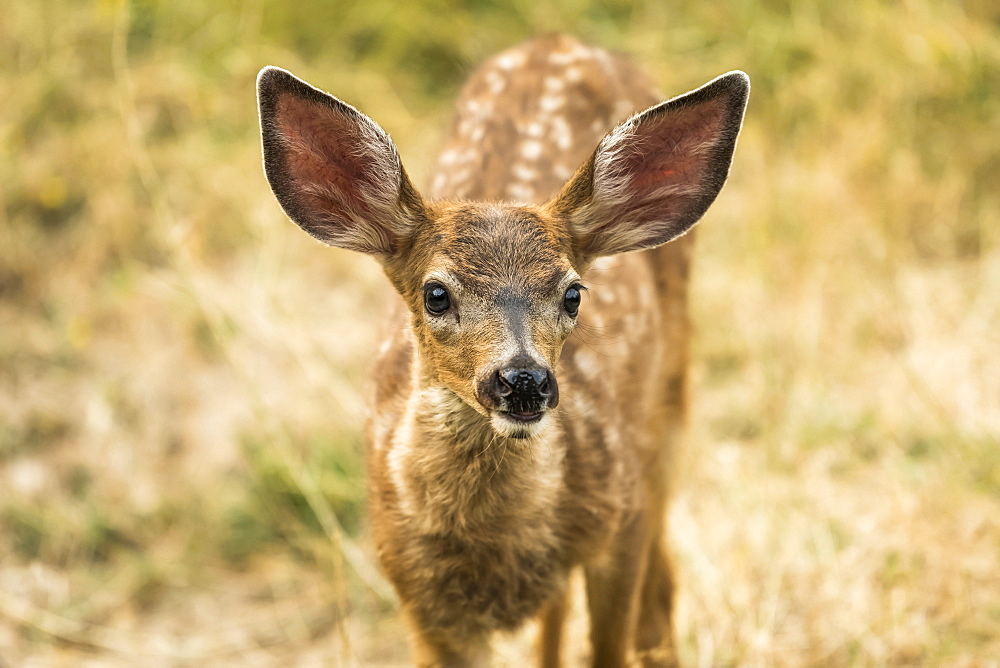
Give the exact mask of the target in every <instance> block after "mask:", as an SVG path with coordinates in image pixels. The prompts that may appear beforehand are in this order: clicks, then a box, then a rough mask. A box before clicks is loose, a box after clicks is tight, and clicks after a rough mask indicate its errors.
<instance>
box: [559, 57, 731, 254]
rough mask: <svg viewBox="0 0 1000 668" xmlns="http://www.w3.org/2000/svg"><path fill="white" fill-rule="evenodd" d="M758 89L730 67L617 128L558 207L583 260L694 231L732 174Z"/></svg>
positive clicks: (648, 245) (567, 189)
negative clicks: (738, 143)
mask: <svg viewBox="0 0 1000 668" xmlns="http://www.w3.org/2000/svg"><path fill="white" fill-rule="evenodd" d="M749 93H750V79H749V78H748V77H747V75H746V74H744V73H743V72H730V73H729V74H724V75H722V76H721V77H718V78H717V79H714V80H712V81H710V82H709V83H707V84H705V85H704V86H702V87H701V88H698V89H697V90H694V91H692V92H690V93H687V94H685V95H681V96H680V97H675V98H674V99H672V100H669V101H667V102H664V103H662V104H659V105H657V106H655V107H652V108H651V109H647V110H646V111H644V112H642V113H640V114H636V115H635V116H633V117H632V118H630V119H629V120H627V121H625V122H624V123H622V124H621V125H619V126H618V127H617V128H615V129H614V130H613V131H612V132H611V133H609V134H608V135H607V136H606V137H605V138H604V140H603V141H601V143H600V145H598V147H597V150H596V151H595V152H594V154H593V155H592V156H591V158H590V160H589V161H588V162H587V163H585V164H584V166H583V167H581V168H580V170H579V171H577V173H576V175H574V176H573V178H572V179H570V181H569V183H567V184H566V186H565V187H564V188H563V190H562V192H560V193H559V195H558V196H557V197H556V199H555V200H553V201H552V202H550V204H549V206H550V208H551V209H552V210H553V211H555V212H556V213H557V214H559V215H561V216H562V217H564V218H565V219H567V220H568V221H569V224H570V228H571V230H572V232H573V237H574V246H575V249H576V252H577V255H578V257H579V258H580V259H581V261H582V262H583V263H586V262H589V261H590V260H592V259H593V258H595V257H599V256H601V255H612V254H614V253H623V252H625V251H631V250H639V249H642V248H652V247H653V246H658V245H660V244H663V243H666V242H668V241H670V240H671V239H674V238H676V237H679V236H680V235H682V234H684V233H685V232H687V231H688V230H689V229H691V226H693V225H694V224H695V223H696V222H698V219H699V218H701V216H702V214H704V213H705V210H706V209H708V206H709V205H710V204H711V203H712V201H713V200H715V197H716V195H718V194H719V190H721V189H722V184H723V183H725V181H726V176H727V174H728V173H729V165H730V163H731V162H732V159H733V149H734V148H735V147H736V137H737V135H739V132H740V126H741V124H742V122H743V111H744V109H746V104H747V96H748V95H749Z"/></svg>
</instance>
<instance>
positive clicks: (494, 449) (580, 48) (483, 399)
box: [260, 36, 747, 666]
mask: <svg viewBox="0 0 1000 668" xmlns="http://www.w3.org/2000/svg"><path fill="white" fill-rule="evenodd" d="M746 92H747V88H746V82H745V76H744V75H727V77H720V79H717V80H716V81H715V82H713V83H711V84H709V85H708V86H706V87H704V88H702V89H699V90H698V91H695V92H693V93H691V94H689V95H688V96H685V97H683V98H678V99H677V100H674V101H671V102H669V103H665V104H664V105H660V106H657V107H654V108H653V109H650V110H649V111H647V112H644V113H643V114H642V115H641V116H637V117H636V118H635V119H633V120H632V121H630V122H629V123H631V124H632V126H629V125H626V126H623V128H620V129H619V130H617V131H616V133H617V134H615V133H613V134H612V135H609V137H608V139H605V140H604V142H603V143H602V144H601V147H602V148H599V149H598V151H597V152H595V153H591V152H592V151H593V149H594V146H597V145H598V143H599V142H601V140H602V137H603V136H604V134H605V133H606V132H607V131H608V130H610V129H611V128H613V127H614V125H615V123H616V122H617V121H621V120H622V119H624V118H625V117H627V116H628V115H630V114H631V113H633V112H634V111H636V110H639V109H643V108H646V107H649V106H650V105H652V104H653V103H655V102H656V101H657V100H659V99H661V98H660V96H659V95H658V94H657V93H656V92H655V90H654V89H653V87H652V86H651V85H650V83H649V82H648V80H647V79H646V78H645V77H644V76H643V75H642V74H641V73H639V71H638V70H637V69H636V68H635V67H634V66H632V65H631V64H630V63H629V62H628V61H627V60H625V59H622V58H619V57H615V56H610V55H609V54H607V53H605V52H603V51H600V50H598V49H593V48H590V47H586V46H584V45H582V44H580V43H578V42H576V41H574V40H571V39H569V38H565V37H558V36H552V37H547V38H542V39H539V40H535V41H533V42H530V43H528V44H526V45H523V46H521V47H518V48H516V49H513V50H511V51H508V52H506V53H504V54H501V55H500V56H498V57H496V58H494V59H493V60H491V61H490V62H488V63H486V64H485V65H484V66H483V67H482V68H481V69H480V70H479V71H478V72H477V73H476V74H474V75H473V76H472V78H471V79H470V81H469V83H468V85H467V86H466V89H465V91H464V93H463V95H462V98H461V99H460V100H459V104H458V108H459V112H458V115H457V117H456V121H455V123H454V126H453V129H452V133H451V137H450V139H449V141H448V144H447V146H446V148H445V151H444V153H443V154H442V159H441V165H440V168H439V170H438V172H437V176H436V178H435V180H434V184H433V185H432V188H431V192H432V194H433V195H434V196H435V197H436V198H439V199H438V200H436V201H430V202H428V201H424V200H423V199H422V198H421V197H420V196H419V195H418V194H417V192H416V190H415V189H414V188H413V187H412V185H411V184H410V183H409V180H408V179H407V177H406V174H405V171H403V170H402V167H401V165H399V166H398V168H394V167H393V165H397V164H398V158H397V157H396V155H395V149H394V148H392V147H391V142H389V141H388V137H387V136H385V137H383V136H382V135H381V134H379V133H380V132H381V131H380V130H379V129H378V128H377V126H374V123H371V121H369V120H368V119H367V118H366V117H364V116H362V115H361V114H360V113H358V112H356V111H355V110H354V109H352V108H350V107H348V106H347V105H344V104H343V103H341V102H339V101H337V100H334V99H333V98H329V100H327V99H325V97H326V96H325V94H323V93H321V92H319V91H316V90H315V89H312V88H310V87H308V86H306V85H305V84H303V83H302V82H299V81H298V80H295V79H294V78H292V77H290V75H287V73H283V72H281V71H279V70H265V71H264V72H263V73H262V75H261V83H260V97H261V117H262V128H263V131H264V152H265V168H266V169H267V172H268V177H269V179H270V181H271V183H272V186H273V187H274V189H275V192H276V194H277V195H278V199H279V200H280V201H281V203H282V205H283V206H284V207H285V209H286V211H288V213H289V215H290V216H291V217H292V218H293V220H295V221H296V222H297V223H299V224H300V225H301V226H302V227H304V228H305V229H306V230H307V231H309V232H310V233H311V234H313V235H314V236H317V237H318V238H320V239H321V240H324V241H326V242H327V243H331V244H333V245H338V246H342V247H346V248H352V249H355V250H362V251H364V252H368V253H371V254H372V255H374V256H376V257H378V258H379V259H380V261H381V262H382V263H383V266H384V267H385V271H386V275H387V276H388V278H389V280H390V281H391V282H392V284H393V286H394V287H395V288H396V290H397V291H398V293H399V295H400V297H401V299H399V300H397V303H396V306H395V313H394V315H393V318H392V320H391V325H390V327H389V328H388V330H387V331H388V336H387V338H386V341H385V343H384V345H383V347H382V349H381V353H380V355H379V358H378V360H377V364H376V368H375V376H374V377H375V380H376V382H375V393H374V397H373V411H372V415H371V420H370V428H369V431H370V436H369V444H370V449H369V456H368V469H369V484H370V494H371V516H372V527H373V532H374V538H375V543H376V545H377V547H378V554H379V559H380V560H381V563H382V566H383V568H384V569H385V572H386V573H387V574H388V576H389V578H390V580H391V581H392V582H393V584H394V585H395V587H396V589H397V591H398V593H399V596H400V600H401V602H402V607H403V614H404V616H405V618H406V619H407V622H408V624H409V626H410V627H411V629H412V631H413V638H414V651H415V657H414V658H415V661H416V662H417V663H418V664H421V665H474V664H482V663H485V662H486V661H488V656H489V649H488V643H489V637H490V635H491V633H492V632H493V631H495V630H500V629H515V628H517V627H518V626H520V625H521V624H523V623H524V622H525V621H526V620H528V619H530V618H531V617H532V616H534V615H539V614H540V615H541V620H542V627H543V628H542V636H541V637H542V640H543V643H542V645H543V647H542V657H541V658H542V661H543V663H544V664H545V665H557V664H558V660H559V659H558V657H559V647H558V643H559V638H560V636H561V631H560V629H561V624H562V617H563V614H564V610H565V605H564V588H565V585H566V580H567V576H568V573H569V572H570V570H571V569H573V568H574V567H576V566H582V567H583V568H584V572H585V575H586V582H587V595H588V607H589V610H590V617H591V624H592V630H591V641H592V648H593V656H592V661H593V664H594V665H595V666H615V665H622V664H623V663H625V662H626V660H627V659H628V658H629V656H633V655H632V654H631V653H632V652H635V654H634V656H636V657H638V658H640V659H642V660H643V662H644V663H645V664H647V665H668V664H671V663H673V662H674V661H675V654H674V646H673V636H672V629H671V626H672V598H673V591H674V579H673V575H672V571H671V568H670V563H669V560H668V558H667V552H666V550H665V547H664V545H665V538H666V527H665V511H666V504H667V502H668V499H669V488H670V482H669V480H670V479H669V473H670V469H671V465H670V461H671V456H672V453H673V452H674V451H675V450H676V448H677V443H678V439H679V437H680V434H681V432H682V431H683V423H684V415H685V404H686V393H687V371H686V369H687V346H688V338H689V333H688V332H689V325H688V319H687V286H688V276H689V267H690V254H691V244H692V242H693V235H691V234H688V235H686V236H681V237H680V238H676V237H678V235H680V234H683V233H684V232H685V231H687V229H688V228H690V226H691V225H693V224H694V222H695V221H696V220H697V219H698V218H699V217H700V216H701V214H702V213H703V212H704V210H705V208H707V206H708V205H709V204H710V203H711V201H712V200H713V199H714V198H715V195H716V194H717V193H718V190H719V188H721V186H722V182H723V180H724V179H725V175H726V172H727V171H728V167H729V161H730V159H731V155H732V149H733V146H734V145H735V139H736V133H737V132H738V130H739V123H740V120H741V118H742V110H743V106H744V105H745V102H746ZM330 119H332V120H330ZM368 124H371V126H373V127H374V129H372V127H369V125H368ZM633 126H634V127H635V128H638V129H637V130H636V131H635V132H633V131H632V130H631V129H630V128H632V127H633ZM660 126H666V128H665V129H664V128H661V127H660ZM352 127H357V128H359V129H358V130H357V132H354V131H352V130H351V128H352ZM328 133H331V136H332V138H331V136H328ZM634 136H638V137H639V138H638V139H633V137H634ZM312 137H318V138H317V139H311V138H312ZM344 147H346V150H347V153H348V154H347V155H346V156H343V157H342V156H341V153H343V152H344V150H345V148H344ZM369 150H370V152H371V156H369V154H368V151H369ZM394 161H395V162H394ZM386 164H388V165H390V167H389V169H388V170H387V169H385V168H384V165H386ZM372 165H382V166H383V167H382V168H379V169H374V168H373V167H372ZM580 165H582V167H580ZM351 174H358V175H359V177H358V179H357V180H358V185H356V186H355V185H353V182H352V181H351V177H350V175H351ZM564 184H565V185H564ZM387 193H388V194H389V195H391V197H390V196H388V195H387ZM553 197H554V199H551V201H548V203H547V204H538V202H546V201H547V200H549V199H550V198H553ZM472 199H475V200H480V201H469V200H472ZM502 200H508V202H507V203H500V202H501V201H502ZM509 200H515V201H516V200H521V201H522V203H509ZM664 212H666V213H664ZM675 238H676V239H675ZM671 239H675V240H674V241H672V243H670V244H667V245H664V246H661V247H660V248H657V249H656V250H650V251H646V252H643V253H628V254H624V255H617V254H616V253H618V252H620V251H622V250H630V249H633V248H646V247H653V246H657V245H659V244H662V243H664V242H665V241H669V240H671ZM611 254H614V255H612V256H611V257H601V256H604V255H611ZM598 258H600V259H598ZM577 281H579V282H580V283H582V284H584V285H586V286H589V288H590V293H589V295H588V296H587V297H586V298H585V299H584V300H583V304H582V306H581V307H580V311H579V316H578V317H577V318H575V319H574V318H573V317H572V316H570V315H568V314H567V312H566V311H565V307H564V306H563V299H564V294H565V293H566V290H567V289H568V288H569V287H571V286H573V285H575V284H576V283H577ZM429 282H430V283H434V284H440V285H443V286H444V287H445V288H446V289H447V291H448V294H449V295H450V299H451V300H452V306H451V307H450V308H449V310H448V311H446V312H445V313H444V314H443V315H430V314H429V313H428V312H427V311H426V310H425V306H424V298H425V289H426V288H425V286H426V285H428V284H429ZM515 355H521V356H522V357H524V356H527V358H530V359H531V360H533V361H534V363H536V364H537V365H539V366H540V367H541V368H548V369H549V370H551V372H552V375H553V377H554V379H558V393H557V394H555V393H554V396H553V397H551V398H550V399H549V405H548V407H547V409H545V410H544V412H543V415H542V417H541V418H540V419H539V420H538V421H537V423H536V424H534V425H532V426H525V427H523V428H522V427H520V426H518V425H516V424H515V425H512V424H511V423H510V422H509V420H507V418H505V417H504V413H503V411H504V410H505V408H504V407H505V405H506V404H504V400H503V399H502V398H497V397H495V396H492V397H491V396H489V395H490V391H489V388H490V387H491V385H490V383H491V382H494V376H495V374H496V373H497V371H496V370H497V369H498V368H501V369H502V368H503V365H504V364H506V363H508V362H509V360H510V359H512V357H513V356H515ZM484 388H485V389H484ZM557 397H561V399H557ZM505 420H507V421H505Z"/></svg>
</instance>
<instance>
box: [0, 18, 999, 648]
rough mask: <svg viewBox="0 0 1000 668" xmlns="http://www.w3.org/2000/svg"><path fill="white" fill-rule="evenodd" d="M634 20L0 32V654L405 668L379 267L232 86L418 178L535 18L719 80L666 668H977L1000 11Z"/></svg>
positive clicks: (994, 306)
mask: <svg viewBox="0 0 1000 668" xmlns="http://www.w3.org/2000/svg"><path fill="white" fill-rule="evenodd" d="M670 4H672V3H659V2H649V3H639V2H627V1H625V0H616V1H615V2H610V3H598V2H590V1H589V0H570V1H568V2H561V3H558V4H556V3H552V4H549V3H530V2H516V3H493V2H489V1H485V0H480V1H477V2H466V3H458V4H455V3H446V2H443V0H438V1H434V2H426V3H422V4H416V3H412V4H410V5H407V6H405V8H400V7H398V6H396V3H379V2H368V3H353V2H331V3H323V4H322V5H319V3H317V5H318V6H306V4H305V3H301V4H296V3H270V2H256V3H254V2H241V3H237V2H229V3H197V2H194V1H193V0H178V1H177V2H173V3H159V2H154V1H152V0H143V1H142V2H133V3H129V4H126V3H123V2H113V1H110V0H109V1H103V2H102V1H98V2H93V3H83V2H70V1H69V0H51V1H47V2H36V3H14V4H13V5H12V6H10V7H8V8H6V9H5V12H4V13H5V19H4V21H2V22H0V62H2V63H3V67H2V68H0V84H2V85H0V90H3V91H4V92H5V99H4V103H3V104H2V105H0V141H2V145H3V147H4V155H5V156H7V159H6V160H3V161H2V162H0V193H2V207H0V665H3V664H4V663H6V664H10V665H16V666H20V665H87V664H91V665H137V664H142V665H204V664H206V663H209V664H211V665H228V664H234V665H246V664H261V665H271V664H274V665H287V664H289V663H299V664H302V665H310V664H316V665H318V664H322V663H324V662H325V663H330V664H334V665H369V664H375V665H378V664H400V663H405V661H406V657H407V653H406V647H405V642H404V641H403V638H402V634H401V631H400V628H399V623H398V620H397V619H396V616H395V614H394V612H393V602H392V598H391V595H390V594H389V593H388V591H387V589H386V586H385V584H384V582H383V581H382V579H381V578H380V576H379V575H378V572H377V569H376V568H375V565H374V560H373V556H372V553H371V549H370V544H369V541H368V538H367V535H366V529H365V509H364V495H365V490H364V482H363V461H362V458H361V453H360V425H361V422H362V419H363V414H364V405H363V403H362V401H361V399H360V397H361V396H363V393H362V392H360V391H359V390H360V388H363V387H364V386H365V383H366V382H367V381H366V380H365V370H366V367H367V362H366V361H367V360H368V359H370V357H371V352H372V351H371V348H372V343H371V342H372V338H373V336H374V334H373V332H374V331H375V327H376V324H377V320H378V314H379V311H380V304H381V301H380V300H381V295H382V294H383V292H382V291H383V289H384V286H383V281H382V279H381V277H380V275H379V272H378V270H377V268H376V267H375V265H374V264H373V263H371V262H370V261H369V260H367V259H365V258H361V257H355V256H353V255H351V254H349V253H347V252H340V251H332V250H328V249H324V248H322V247H320V246H319V245H317V244H315V243H313V242H311V241H310V240H309V239H308V238H307V237H306V236H305V235H304V234H302V233H301V232H300V231H299V230H298V229H296V228H295V226H294V225H292V224H291V223H289V222H288V221H287V220H286V219H285V218H284V217H283V215H282V214H281V212H280V210H279V209H278V207H277V204H276V203H275V202H274V201H273V198H272V196H271V194H270V192H269V190H268V189H267V186H266V183H265V182H264V179H263V176H262V174H261V170H260V155H259V145H258V141H259V140H258V138H257V126H256V116H255V113H256V112H255V103H254V99H253V81H254V76H255V74H256V72H257V70H258V69H259V68H260V67H261V66H263V65H265V64H277V65H281V66H284V67H287V68H289V69H292V70H293V71H295V72H296V73H297V74H299V75H301V76H303V77H305V78H307V79H309V80H310V81H313V82H314V83H316V84H318V85H320V86H322V87H324V88H327V89H329V90H332V91H334V92H335V93H337V94H338V95H340V96H342V97H343V98H345V99H347V100H349V101H351V102H352V103H354V104H356V105H357V106H359V107H360V108H361V109H363V110H365V111H367V112H368V113H370V114H371V115H373V116H374V117H375V118H376V119H377V120H378V121H379V122H380V123H381V124H382V125H383V126H384V127H386V128H387V129H388V130H389V131H390V132H392V134H393V137H394V138H395V139H396V141H397V143H398V144H399V146H400V150H401V153H402V155H403V159H404V161H405V163H406V165H407V167H408V169H409V171H410V172H411V174H413V175H414V176H415V178H416V180H417V182H419V183H426V182H427V180H428V178H429V175H430V168H431V164H432V158H433V156H434V153H435V151H436V150H437V148H438V147H439V146H440V143H441V139H442V136H443V131H444V128H445V127H446V124H447V119H448V116H449V105H450V101H451V100H452V99H454V96H455V93H456V91H457V88H458V87H459V86H460V84H461V82H462V80H463V78H464V77H465V76H466V75H467V73H468V72H469V71H470V70H471V68H472V67H474V66H475V64H476V63H477V62H479V61H481V60H482V59H483V58H485V57H487V56H488V55H490V54H491V53H493V52H495V51H497V50H499V49H501V48H504V47H506V46H508V45H510V44H512V43H515V42H517V41H519V40H521V39H523V38H526V37H528V36H530V35H532V34H536V33H538V32H543V31H547V30H552V29H559V30H564V31H568V32H573V33H576V34H579V35H581V36H583V37H584V38H586V39H588V40H590V41H592V42H595V43H599V44H602V45H604V46H607V47H610V48H617V49H622V50H628V51H631V52H632V53H634V54H635V55H636V58H637V59H638V60H639V61H640V62H642V63H644V64H645V65H646V66H647V69H649V70H650V71H651V72H652V73H654V75H655V76H656V78H657V79H658V80H659V81H660V83H661V85H662V87H663V89H664V91H666V92H668V93H670V94H674V93H678V92H682V91H684V90H687V89H689V88H692V87H694V86H696V85H698V84H700V83H702V82H704V81H706V80H708V79H709V78H711V77H713V76H715V75H716V74H718V73H720V72H723V71H726V70H729V69H734V68H741V69H744V70H746V71H747V72H749V73H750V75H751V78H752V80H753V83H754V89H753V93H752V97H751V103H750V109H749V112H748V117H747V123H746V126H745V128H744V134H743V137H742V139H741V142H740V146H739V148H738V150H737V157H736V164H735V166H734V169H733V174H732V178H731V180H730V183H729V185H728V186H727V187H726V189H725V191H724V192H723V195H722V196H721V197H720V199H719V201H718V202H717V204H716V205H715V207H714V208H713V209H712V211H711V212H710V214H709V215H708V216H707V218H706V220H705V221H704V224H703V225H702V226H701V228H700V229H701V232H700V237H699V249H698V260H697V268H696V277H695V284H694V300H693V301H694V314H695V318H696V323H697V332H698V333H697V339H696V344H695V348H696V355H695V360H694V375H695V380H696V382H695V392H694V410H693V416H692V417H693V420H692V438H691V447H690V450H689V452H688V456H687V457H686V458H685V460H684V464H683V470H682V475H681V479H682V480H683V489H682V491H681V493H680V495H679V498H678V502H677V504H676V506H675V508H674V510H673V513H672V515H671V518H670V521H671V522H672V524H673V527H674V552H675V554H676V557H677V561H678V564H679V568H680V572H681V578H682V585H681V592H680V598H679V606H680V612H679V620H678V633H679V638H680V642H681V648H682V653H683V658H684V660H685V663H686V664H690V665H705V666H715V665H766V666H772V665H774V666H778V665H788V666H802V665H857V666H869V665H890V664H893V665H895V664H899V665H959V666H979V665H996V661H997V658H996V657H1000V569H998V564H1000V355H998V354H997V352H998V350H1000V334H998V329H997V325H998V323H1000V225H998V222H1000V194H998V192H1000V191H998V190H997V184H998V178H1000V95H998V91H1000V13H998V11H997V8H996V5H995V4H994V3H991V2H986V1H982V0H981V1H979V2H975V1H970V2H965V3H944V2H940V3H938V2H931V1H930V0H910V1H908V2H904V3H882V2H874V1H864V0H852V1H851V2H847V3H838V2H833V1H832V0H825V1H821V2H817V3H791V2H780V1H772V2H767V3H752V2H737V1H733V2H721V3H687V4H686V5H684V6H683V7H681V6H678V7H670V6H669V5H670ZM571 630H572V633H571V653H572V655H573V656H576V657H580V656H582V654H581V653H582V652H583V651H584V643H583V638H584V637H585V625H584V621H583V620H582V619H581V618H580V617H579V616H577V617H576V618H574V619H573V620H572V621H571ZM530 633H531V632H530V630H528V631H527V632H526V633H525V634H522V635H520V636H518V637H514V638H508V639H504V640H503V641H502V642H501V643H500V645H499V648H498V652H497V660H498V662H499V663H505V664H510V665H520V663H521V659H522V657H523V656H525V654H526V653H527V652H528V651H529V649H530ZM991 662H993V663H991Z"/></svg>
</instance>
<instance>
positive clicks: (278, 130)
mask: <svg viewBox="0 0 1000 668" xmlns="http://www.w3.org/2000/svg"><path fill="white" fill-rule="evenodd" d="M257 101H258V104H259V108H260V130H261V138H262V143H263V149H264V172H265V174H267V180H268V182H269V183H270V184H271V190H273V191H274V194H275V196H276V197H277V198H278V202H279V203H280V204H281V207H282V208H283V209H284V210H285V213H287V214H288V217H289V218H291V219H292V220H293V221H295V222H296V223H297V224H298V225H299V226H300V227H301V228H302V229H304V230H305V231H306V232H308V233H309V234H311V235H312V236H314V237H315V238H317V239H319V240H320V241H322V242H323V243H325V244H329V245H331V246H339V247H341V248H347V249H350V250H355V251H361V252H363V253H369V254H373V255H381V256H384V255H389V254H392V253H394V252H395V251H396V250H397V249H398V248H399V247H400V245H401V243H402V242H404V241H405V240H406V239H407V238H408V237H409V235H410V233H411V231H412V230H413V228H414V226H415V225H416V224H417V223H418V222H419V221H420V220H422V219H423V218H424V216H425V214H424V207H423V203H422V201H421V199H420V195H419V194H417V191H416V190H415V189H414V187H413V185H412V184H411V183H410V180H409V179H408V178H407V176H406V172H405V171H404V170H403V166H402V164H401V163H400V161H399V155H398V154H397V152H396V147H395V146H394V145H393V143H392V140H390V139H389V135H387V134H386V133H385V131H384V130H383V129H382V128H380V127H379V126H378V125H377V124H376V123H375V122H374V121H372V120H371V119H370V118H368V117H367V116H365V115H364V114H362V113H361V112H359V111H358V110H357V109H355V108H354V107H351V106H350V105H348V104H345V103H343V102H341V101H340V100H338V99H337V98H335V97H333V96H331V95H327V94H326V93H324V92H323V91H321V90H318V89H316V88H313V87H312V86H310V85H309V84H307V83H306V82H304V81H302V80H301V79H298V78H296V77H294V76H292V75H291V74H290V73H288V72H286V71H285V70H282V69H279V68H277V67H265V68H264V69H263V70H261V71H260V74H259V75H258V76H257Z"/></svg>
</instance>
